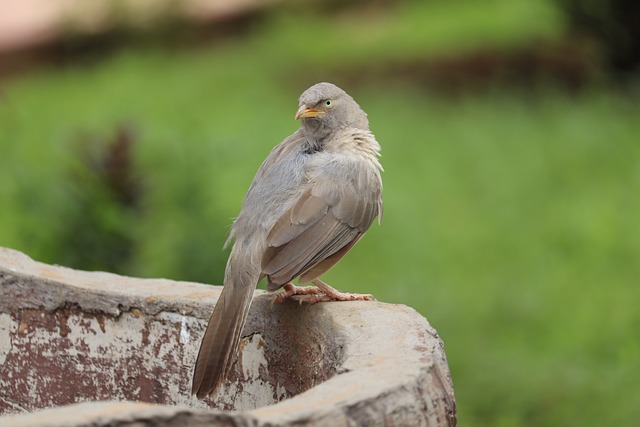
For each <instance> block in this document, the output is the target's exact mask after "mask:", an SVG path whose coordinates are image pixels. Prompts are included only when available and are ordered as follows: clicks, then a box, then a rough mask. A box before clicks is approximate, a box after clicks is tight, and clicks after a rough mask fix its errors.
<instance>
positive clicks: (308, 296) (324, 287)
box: [271, 279, 375, 306]
mask: <svg viewBox="0 0 640 427" xmlns="http://www.w3.org/2000/svg"><path fill="white" fill-rule="evenodd" d="M312 283H313V284H314V285H316V286H317V287H316V286H296V285H294V284H293V283H287V284H285V285H284V286H283V287H282V291H281V292H280V293H278V294H277V295H276V296H275V297H273V300H272V301H271V305H272V306H273V304H274V303H281V302H283V301H284V300H286V299H287V298H290V297H292V296H294V295H299V296H300V298H297V300H298V302H299V303H300V304H302V303H303V302H306V303H308V304H315V303H318V302H327V301H375V298H374V297H373V295H370V294H354V293H350V292H340V291H338V290H336V289H334V288H333V287H331V286H329V285H328V284H326V283H325V282H323V281H321V280H319V279H316V280H314V281H313V282H312Z"/></svg>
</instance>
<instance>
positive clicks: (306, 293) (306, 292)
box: [271, 283, 320, 306]
mask: <svg viewBox="0 0 640 427" xmlns="http://www.w3.org/2000/svg"><path fill="white" fill-rule="evenodd" d="M318 293H320V289H318V288H316V287H315V286H296V285H294V284H293V283H287V284H285V285H284V286H283V287H282V291H281V292H278V293H277V294H276V296H275V297H273V300H271V306H273V304H275V303H278V304H280V303H282V302H284V300H286V299H287V298H289V297H292V296H294V295H301V296H302V298H300V299H299V301H300V304H302V303H303V302H305V300H306V299H307V298H308V297H314V296H317V295H316V294H318ZM315 302H317V301H315ZM312 304H313V303H312Z"/></svg>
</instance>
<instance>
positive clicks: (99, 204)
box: [56, 125, 141, 273]
mask: <svg viewBox="0 0 640 427" xmlns="http://www.w3.org/2000/svg"><path fill="white" fill-rule="evenodd" d="M135 141H136V134H135V132H134V129H133V127H132V126H129V125H120V126H118V127H117V128H116V129H115V131H114V134H113V135H112V136H111V137H108V138H96V137H91V136H86V137H82V138H81V139H80V147H79V153H80V156H79V157H80V159H81V161H80V162H79V163H78V165H77V167H76V168H75V169H74V170H73V172H72V174H71V175H70V179H69V182H68V187H69V189H70V194H71V202H70V204H69V206H67V208H66V216H65V218H64V219H65V221H64V223H63V225H62V227H61V228H60V234H59V236H57V239H56V241H57V244H58V247H59V248H60V249H61V250H60V251H59V252H58V253H57V254H56V255H57V259H56V261H57V262H59V263H61V264H63V265H68V266H70V267H75V268H80V269H83V270H105V271H111V272H116V273H125V272H126V271H127V267H128V263H129V260H130V258H131V254H132V249H133V244H134V239H133V237H132V235H131V232H130V230H131V223H132V221H133V219H134V218H135V217H137V216H138V215H139V213H140V212H139V200H140V196H141V186H140V182H139V181H138V179H137V175H138V174H137V173H136V171H135V166H134V165H135V163H134V159H133V146H134V144H135Z"/></svg>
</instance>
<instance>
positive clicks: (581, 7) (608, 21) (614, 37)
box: [560, 0, 640, 71]
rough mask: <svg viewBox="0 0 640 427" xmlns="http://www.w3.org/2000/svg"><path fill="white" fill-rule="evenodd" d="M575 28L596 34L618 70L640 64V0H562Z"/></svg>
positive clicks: (636, 66)
mask: <svg viewBox="0 0 640 427" xmlns="http://www.w3.org/2000/svg"><path fill="white" fill-rule="evenodd" d="M560 4H561V7H562V8H563V9H564V10H565V12H566V13H567V15H568V18H569V25H570V27H571V29H572V31H574V32H577V33H581V34H587V35H589V36H591V37H594V38H595V39H596V40H598V42H599V43H600V44H601V46H602V48H603V50H604V53H605V56H606V58H607V61H608V63H609V65H610V66H611V67H612V68H613V69H614V70H617V71H633V70H638V69H639V67H640V2H638V1H637V0H610V1H602V0H560Z"/></svg>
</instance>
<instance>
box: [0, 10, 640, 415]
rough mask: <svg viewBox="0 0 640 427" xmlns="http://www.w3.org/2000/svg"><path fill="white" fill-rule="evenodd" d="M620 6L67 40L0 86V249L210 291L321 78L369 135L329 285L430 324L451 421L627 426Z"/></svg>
mask: <svg viewBox="0 0 640 427" xmlns="http://www.w3.org/2000/svg"><path fill="white" fill-rule="evenodd" d="M634 14H635V15H634ZM638 16H639V13H638V6H636V5H635V3H633V2H630V1H626V2H625V1H613V2H598V1H589V0H582V1H578V0H576V1H573V0H565V1H552V0H526V1H525V0H487V1H485V2H481V3H479V2H474V1H471V0H458V1H444V0H431V1H424V2H422V1H408V0H407V1H377V2H366V1H352V2H338V1H330V2H325V3H319V4H318V3H316V4H314V5H310V4H308V3H307V2H284V3H278V4H276V5H274V6H272V7H268V8H266V9H263V10H260V11H258V12H253V13H250V14H247V15H246V16H242V17H240V18H238V19H237V20H231V21H228V22H225V23H224V25H222V24H216V25H217V26H216V25H213V24H209V25H199V26H193V25H191V24H189V23H188V22H184V21H182V20H180V19H176V20H171V19H169V20H163V21H162V23H161V24H162V25H160V24H159V25H158V26H157V27H154V28H153V29H149V28H144V29H140V28H136V27H133V26H130V25H127V22H126V20H124V21H123V22H122V23H121V25H120V26H117V27H115V28H114V29H112V31H110V32H108V33H107V34H103V35H101V36H94V37H78V36H77V35H73V34H71V35H70V36H69V37H68V38H67V39H65V40H64V41H63V42H62V43H61V44H60V45H58V46H56V47H55V48H54V51H53V54H52V53H51V52H49V53H47V54H46V55H45V57H46V59H45V60H44V61H39V62H38V61H36V63H37V64H38V65H37V66H32V67H28V69H27V68H20V72H13V73H11V74H10V75H5V76H3V77H2V79H1V80H0V160H1V165H2V167H1V168H0V206H1V208H0V245H2V246H7V247H11V248H15V249H18V250H21V251H24V252H25V253H27V254H28V255H30V256H31V257H33V258H35V259H37V260H40V261H43V262H47V263H57V264H63V265H67V266H71V267H75V268H81V269H88V270H109V271H114V272H117V273H121V274H127V275H135V276H144V277H167V278H172V279H178V280H193V281H200V282H205V283H212V284H221V280H222V275H223V269H224V264H225V261H226V256H227V252H224V251H222V249H221V248H222V244H223V242H224V239H225V237H226V233H227V231H228V226H229V225H230V223H231V221H232V218H233V217H234V215H236V214H237V212H238V211H239V209H240V206H241V203H242V199H243V197H244V193H245V191H246V189H247V188H248V186H249V184H250V182H251V180H252V178H253V175H254V173H255V171H256V170H257V168H258V167H259V165H260V163H261V162H262V160H263V159H264V157H265V156H266V155H267V153H268V152H269V151H270V149H271V148H272V147H273V146H274V145H275V144H277V143H278V142H279V141H281V140H282V139H283V138H284V137H285V136H287V135H288V134H290V133H292V132H293V131H294V130H295V129H296V128H297V126H298V123H297V122H295V121H294V120H293V114H294V112H295V110H296V107H297V97H298V95H299V94H300V93H301V92H302V91H303V90H304V89H306V88H307V87H308V86H310V85H311V84H313V83H315V82H317V81H323V80H325V81H332V82H334V83H336V84H338V85H339V86H342V87H343V88H344V89H345V90H347V91H348V92H349V93H350V94H351V95H353V96H354V98H356V100H357V101H358V102H359V103H360V104H361V106H362V107H363V108H364V109H365V111H367V113H368V114H369V119H370V122H371V128H372V130H373V131H374V133H375V134H376V136H377V138H378V140H379V141H380V143H381V145H382V147H383V157H382V163H383V165H384V167H385V172H384V174H383V179H384V184H385V188H384V202H385V215H384V219H383V222H382V226H381V227H378V226H377V225H374V226H373V227H372V229H371V230H370V231H369V233H368V234H367V236H366V237H365V238H364V239H363V240H362V241H361V242H360V243H359V244H358V245H357V247H356V249H355V250H353V251H352V252H351V253H350V254H349V255H348V256H347V257H346V258H345V259H344V260H343V261H342V263H340V264H339V265H338V266H337V267H336V268H335V269H334V270H332V271H331V272H330V273H329V274H328V275H327V277H326V278H327V280H328V281H329V283H332V284H333V285H334V286H336V287H338V288H343V289H348V290H350V291H355V292H371V293H373V294H374V295H375V296H376V297H377V298H378V299H379V300H382V301H388V302H392V303H402V304H407V305H410V306H412V307H414V308H415V309H416V310H418V311H419V312H420V313H422V314H423V315H425V316H426V317H427V318H428V319H429V321H430V322H431V323H432V324H433V325H434V327H435V328H436V329H437V330H438V332H439V333H440V335H441V337H442V338H443V340H444V342H445V345H446V351H447V356H448V360H449V363H450V367H451V371H452V375H453V381H454V387H455V393H456V400H457V405H458V411H459V413H458V419H459V422H460V425H463V426H550V425H558V426H565V425H580V426H603V425H611V426H613V425H615V426H627V425H628V426H631V425H638V423H639V421H638V420H640V310H639V308H638V306H639V303H640V290H639V289H638V281H639V278H640V226H639V225H638V224H639V219H640V197H639V190H640V104H639V100H640V90H639V89H640V85H639V83H640V79H639V78H638V77H639V73H638V58H639V57H640V55H639V54H638V46H637V44H638V39H637V38H636V37H635V36H636V35H637V30H638V28H640V27H638V26H635V24H633V22H638V21H634V19H636V20H637V18H638ZM634 17H635V18H634ZM630 22H631V24H630ZM634 31H635V34H634Z"/></svg>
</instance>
